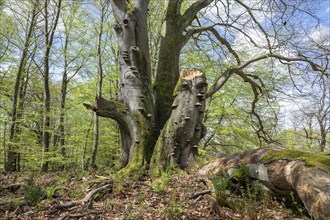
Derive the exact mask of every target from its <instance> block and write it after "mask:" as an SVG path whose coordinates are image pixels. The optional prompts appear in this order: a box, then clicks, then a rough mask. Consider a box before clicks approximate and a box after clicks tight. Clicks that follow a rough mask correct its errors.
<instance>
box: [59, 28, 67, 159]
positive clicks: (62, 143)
mask: <svg viewBox="0 0 330 220" xmlns="http://www.w3.org/2000/svg"><path fill="white" fill-rule="evenodd" d="M68 44H69V35H68V34H67V35H66V36H65V43H64V70H63V76H62V85H61V113H60V125H59V132H60V140H59V142H60V143H59V144H60V149H61V155H62V157H65V127H64V123H65V122H64V121H65V112H66V94H67V87H68V58H67V55H68Z"/></svg>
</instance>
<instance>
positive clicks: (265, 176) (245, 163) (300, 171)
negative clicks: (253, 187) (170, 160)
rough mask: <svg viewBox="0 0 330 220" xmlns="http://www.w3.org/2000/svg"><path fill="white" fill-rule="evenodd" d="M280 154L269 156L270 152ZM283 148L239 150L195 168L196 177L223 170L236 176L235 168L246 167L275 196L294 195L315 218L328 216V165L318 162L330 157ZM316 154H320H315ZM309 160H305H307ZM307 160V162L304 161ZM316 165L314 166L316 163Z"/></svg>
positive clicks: (327, 217) (203, 176)
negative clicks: (277, 156) (293, 154)
mask: <svg viewBox="0 0 330 220" xmlns="http://www.w3.org/2000/svg"><path fill="white" fill-rule="evenodd" d="M274 152H275V154H276V155H280V154H281V153H283V158H281V159H280V158H275V157H274V158H272V157H271V156H269V155H272V154H274ZM286 152H289V151H287V150H286V149H284V148H273V149H272V148H263V149H256V150H251V151H248V152H245V153H241V154H232V155H227V156H224V157H221V158H217V159H216V160H214V161H213V162H210V163H209V164H207V165H206V166H204V167H203V168H202V169H200V170H199V171H198V172H197V176H198V177H199V179H201V180H203V181H209V177H210V175H211V174H212V175H217V176H221V175H223V173H226V174H227V176H229V177H230V178H232V177H235V170H239V169H241V168H242V167H245V168H248V176H249V178H251V179H253V180H258V181H259V182H261V183H262V184H263V185H264V186H266V187H267V188H268V189H269V190H270V191H271V192H273V193H274V194H275V195H276V196H278V197H284V198H290V197H291V196H292V193H293V195H296V196H297V197H296V199H297V200H296V201H301V202H302V203H303V205H304V206H305V208H306V209H307V211H308V213H309V215H310V216H312V217H313V218H315V219H320V220H322V219H324V220H325V219H329V218H330V209H329V207H330V175H329V174H330V167H328V166H326V165H324V164H323V163H320V161H321V162H322V161H323V162H324V163H326V161H329V160H330V157H329V156H326V155H325V154H319V155H314V154H310V155H309V154H308V153H304V152H299V151H291V152H294V153H295V155H297V157H296V158H293V157H290V156H288V154H287V153H286ZM318 157H319V158H318ZM304 158H308V161H305V160H306V159H304ZM307 162H308V163H307ZM306 164H308V166H307V165H306ZM315 165H316V166H315Z"/></svg>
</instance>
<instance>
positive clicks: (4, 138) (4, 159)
mask: <svg viewBox="0 0 330 220" xmlns="http://www.w3.org/2000/svg"><path fill="white" fill-rule="evenodd" d="M6 134H7V121H5V124H4V128H3V140H2V144H3V164H4V170H5V171H6V169H5V168H6V164H7V162H6V159H7V142H6V138H7V136H6Z"/></svg>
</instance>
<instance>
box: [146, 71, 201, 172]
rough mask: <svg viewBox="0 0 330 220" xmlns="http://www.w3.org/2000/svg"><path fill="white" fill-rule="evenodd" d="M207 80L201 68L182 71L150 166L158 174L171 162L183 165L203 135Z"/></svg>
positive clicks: (185, 164) (182, 166)
mask: <svg viewBox="0 0 330 220" xmlns="http://www.w3.org/2000/svg"><path fill="white" fill-rule="evenodd" d="M206 90H207V83H206V77H205V74H204V73H203V72H201V71H199V70H193V71H181V74H180V79H179V81H178V83H177V85H176V87H175V90H174V93H173V96H174V97H175V99H174V101H173V103H172V113H171V116H170V118H169V119H168V121H167V122H166V125H165V127H164V129H163V130H162V132H161V134H160V137H159V138H158V141H157V143H156V146H155V151H154V155H153V158H152V160H151V168H152V171H153V174H154V175H159V174H160V173H161V172H163V171H164V170H165V169H166V168H167V167H168V166H169V165H174V166H179V167H180V168H181V169H184V168H186V167H187V165H188V158H189V156H190V155H191V153H196V152H197V145H198V143H199V140H200V139H201V138H202V137H203V136H204V129H203V125H202V121H203V116H204V110H205V98H206Z"/></svg>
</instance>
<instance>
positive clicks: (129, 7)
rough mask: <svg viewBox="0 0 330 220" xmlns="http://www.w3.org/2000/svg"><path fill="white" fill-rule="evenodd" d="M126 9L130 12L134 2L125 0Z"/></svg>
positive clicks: (132, 9)
mask: <svg viewBox="0 0 330 220" xmlns="http://www.w3.org/2000/svg"><path fill="white" fill-rule="evenodd" d="M127 11H128V12H130V13H133V11H134V3H133V2H132V1H131V0H130V1H128V2H127Z"/></svg>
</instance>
